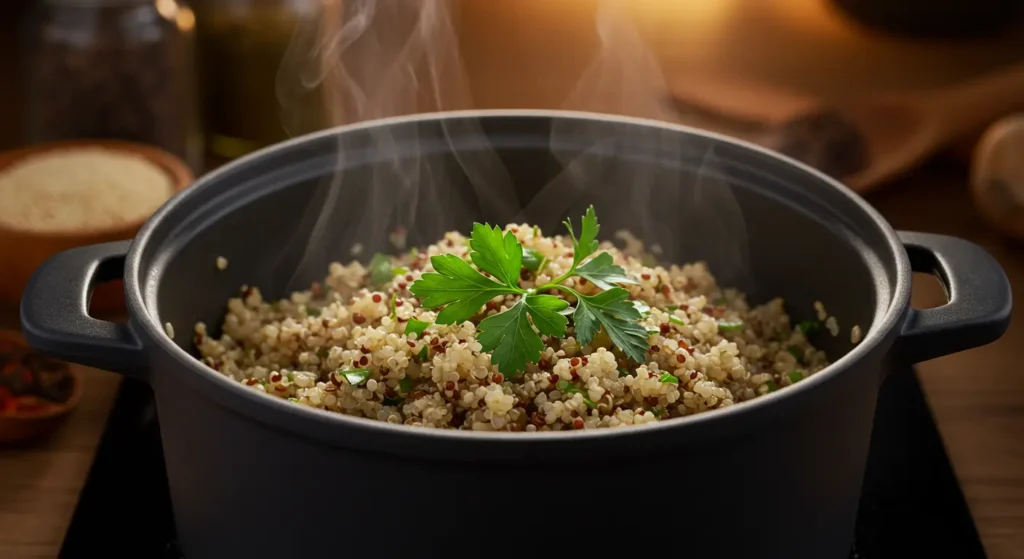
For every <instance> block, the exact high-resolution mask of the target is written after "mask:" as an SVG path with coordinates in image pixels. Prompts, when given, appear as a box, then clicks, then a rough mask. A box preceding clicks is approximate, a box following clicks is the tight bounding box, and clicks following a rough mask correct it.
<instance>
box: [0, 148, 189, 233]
mask: <svg viewBox="0 0 1024 559" xmlns="http://www.w3.org/2000/svg"><path fill="white" fill-rule="evenodd" d="M173 190H174V182H173V179H172V177H171V176H170V175H169V174H168V173H167V172H166V171H165V170H164V169H162V168H160V167H159V166H157V165H155V164H153V163H151V162H150V161H149V160H147V159H146V158H145V157H142V156H140V155H136V154H132V153H126V152H123V151H119V150H113V149H106V148H101V147H80V148H64V149H55V150H51V151H45V152H41V153H37V154H34V155H30V156H28V157H26V158H25V159H23V160H21V161H18V162H16V163H13V164H12V165H11V166H9V167H7V168H6V169H4V170H3V171H0V224H2V225H5V226H7V227H10V228H14V229H18V230H24V231H34V232H48V233H49V232H68V231H90V230H94V229H104V228H109V227H121V226H124V225H126V224H130V223H137V222H141V221H143V220H145V219H147V218H148V217H149V216H150V215H151V214H152V213H153V212H154V211H156V210H157V208H159V207H160V205H161V204H163V203H164V202H165V201H167V199H168V198H170V197H171V195H172V194H173Z"/></svg>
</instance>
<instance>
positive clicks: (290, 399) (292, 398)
mask: <svg viewBox="0 0 1024 559" xmlns="http://www.w3.org/2000/svg"><path fill="white" fill-rule="evenodd" d="M288 401H289V402H298V401H299V399H298V398H296V397H294V396H292V397H291V398H288Z"/></svg>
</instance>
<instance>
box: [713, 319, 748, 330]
mask: <svg viewBox="0 0 1024 559" xmlns="http://www.w3.org/2000/svg"><path fill="white" fill-rule="evenodd" d="M742 329H743V321H742V320H719V321H718V331H719V332H737V331H739V330H742Z"/></svg>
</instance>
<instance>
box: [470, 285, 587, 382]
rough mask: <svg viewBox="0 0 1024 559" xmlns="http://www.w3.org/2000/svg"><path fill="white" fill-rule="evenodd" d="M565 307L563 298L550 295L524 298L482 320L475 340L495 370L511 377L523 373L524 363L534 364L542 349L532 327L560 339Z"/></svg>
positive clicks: (563, 328)
mask: <svg viewBox="0 0 1024 559" xmlns="http://www.w3.org/2000/svg"><path fill="white" fill-rule="evenodd" d="M568 306H569V303H568V302H567V301H566V300H565V299H559V298H558V297H554V296H552V295H527V296H525V297H523V298H522V299H520V300H519V302H518V303H516V304H515V305H513V306H512V308H511V309H509V310H507V311H505V312H503V313H501V314H496V315H493V316H489V317H487V318H485V319H483V321H481V322H480V326H479V327H478V330H479V332H480V334H479V335H478V336H477V340H478V341H479V342H480V345H481V346H482V348H483V350H484V351H488V352H491V362H492V363H494V364H495V365H497V366H498V370H499V371H501V372H502V373H504V374H506V375H509V376H515V375H516V374H518V373H520V372H522V371H525V370H526V364H527V363H536V362H537V360H538V359H540V352H541V351H542V350H543V349H544V343H543V341H541V339H540V335H539V334H537V332H536V331H535V330H534V329H533V327H534V326H536V327H537V330H539V331H540V332H541V334H545V335H548V336H556V337H561V336H564V335H565V326H566V324H568V323H569V320H568V319H567V318H566V317H565V316H563V315H562V314H561V311H563V310H565V308H566V307H568ZM531 321H532V322H533V325H532V326H531V324H530V322H531Z"/></svg>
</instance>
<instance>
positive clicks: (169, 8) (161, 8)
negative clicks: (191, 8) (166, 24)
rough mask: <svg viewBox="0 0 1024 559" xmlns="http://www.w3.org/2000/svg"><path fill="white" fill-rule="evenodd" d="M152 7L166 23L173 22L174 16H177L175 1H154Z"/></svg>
mask: <svg viewBox="0 0 1024 559" xmlns="http://www.w3.org/2000/svg"><path fill="white" fill-rule="evenodd" d="M153 5H154V6H156V11H157V12H159V13H160V15H161V16H163V18H164V19H166V20H167V21H174V18H175V16H177V15H178V2H176V1H175V0H154V2H153Z"/></svg>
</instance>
